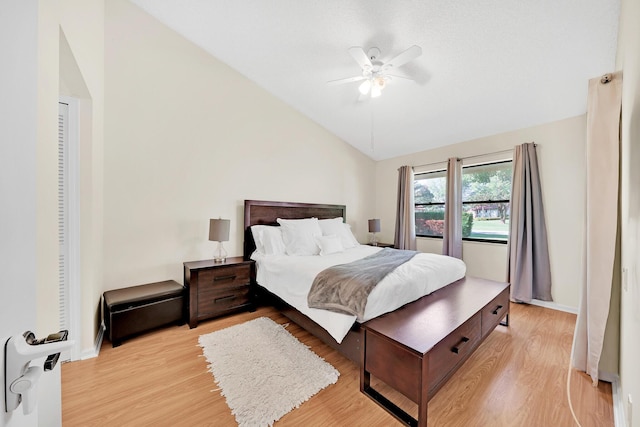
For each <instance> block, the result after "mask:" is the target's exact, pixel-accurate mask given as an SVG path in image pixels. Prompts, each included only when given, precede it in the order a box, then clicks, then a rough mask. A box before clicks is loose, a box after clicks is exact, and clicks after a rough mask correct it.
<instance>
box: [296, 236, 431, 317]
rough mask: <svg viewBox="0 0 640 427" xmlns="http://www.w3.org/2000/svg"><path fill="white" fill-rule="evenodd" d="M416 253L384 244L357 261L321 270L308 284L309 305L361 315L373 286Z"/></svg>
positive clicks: (362, 315)
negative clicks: (387, 246) (390, 247)
mask: <svg viewBox="0 0 640 427" xmlns="http://www.w3.org/2000/svg"><path fill="white" fill-rule="evenodd" d="M417 253H418V252H416V251H405V250H398V249H389V248H384V249H382V250H381V251H380V252H376V253H375V254H373V255H369V256H368V257H365V258H362V259H359V260H357V261H354V262H350V263H348V264H340V265H334V266H333V267H329V268H327V269H325V270H322V271H321V272H320V273H319V274H318V275H317V276H316V278H315V279H314V280H313V284H312V285H311V290H310V291H309V295H308V297H307V302H308V304H309V307H311V308H321V309H324V310H330V311H336V312H338V313H346V314H352V315H354V316H357V317H358V319H362V318H363V317H364V310H365V307H366V305H367V298H368V297H369V294H370V293H371V291H372V290H373V288H375V286H376V285H377V284H378V282H380V281H381V280H382V279H384V278H385V277H386V276H387V274H389V273H391V272H392V271H393V270H395V269H396V268H397V267H398V266H400V265H402V264H404V263H405V262H407V261H409V260H410V259H411V258H413V257H414V256H415V255H416V254H417Z"/></svg>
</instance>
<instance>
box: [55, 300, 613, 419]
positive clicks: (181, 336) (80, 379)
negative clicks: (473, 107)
mask: <svg viewBox="0 0 640 427" xmlns="http://www.w3.org/2000/svg"><path fill="white" fill-rule="evenodd" d="M260 316H267V317H270V318H272V319H273V320H275V321H276V322H278V323H286V322H287V321H288V320H287V319H286V318H285V317H283V316H282V315H281V314H279V313H278V312H277V311H275V310H274V309H272V308H260V309H259V310H258V311H256V312H254V313H242V314H237V315H232V316H227V317H224V318H220V319H216V320H210V321H207V322H201V323H200V325H199V326H198V327H197V328H195V329H189V327H188V326H186V325H184V326H180V327H178V326H171V327H167V328H164V329H161V330H157V331H154V332H151V333H148V334H145V335H143V336H140V337H137V338H133V339H131V340H128V341H125V342H124V344H123V345H122V346H120V347H117V348H111V344H110V343H109V342H105V343H104V344H103V346H102V349H101V352H100V355H99V357H97V358H94V359H89V360H84V361H78V362H71V363H65V364H63V366H62V421H63V425H64V426H105V425H116V426H141V425H154V426H233V425H236V423H235V419H234V418H233V416H232V415H231V412H230V410H229V408H228V407H227V405H226V403H225V400H224V397H222V396H221V395H220V391H219V390H216V389H217V386H216V385H215V383H214V381H213V377H212V375H211V374H210V373H209V372H207V367H206V361H205V359H204V358H203V357H202V353H201V349H200V347H198V345H197V342H198V336H199V335H201V334H206V333H208V332H212V331H215V330H218V329H222V328H225V327H228V326H231V325H234V324H238V323H241V322H244V321H247V320H250V319H253V318H256V317H260ZM510 321H511V325H510V326H509V327H508V328H507V327H503V326H498V328H497V329H496V330H495V331H494V332H493V333H492V334H491V335H490V336H489V337H488V338H487V339H486V340H485V342H484V343H483V344H482V345H481V346H480V347H479V348H478V349H477V351H476V352H475V354H474V355H472V356H471V358H469V360H468V361H467V362H466V363H465V364H464V365H463V366H462V367H461V368H460V370H458V372H457V373H456V374H455V375H454V376H453V377H452V378H451V379H450V380H449V382H448V383H447V384H446V385H445V386H444V387H443V388H442V389H441V390H440V391H439V392H438V393H437V394H436V396H435V397H434V398H433V399H432V400H431V401H430V402H429V407H428V424H429V426H433V427H443V426H444V427H449V426H451V427H456V426H460V427H462V426H464V427H469V426H478V427H481V426H487V427H488V426H491V427H501V426H504V427H507V426H508V427H517V426H527V427H528V426H531V427H542V426H554V427H555V426H573V425H576V424H575V422H574V421H573V417H572V416H571V412H570V410H569V405H568V403H567V396H566V380H567V371H568V363H569V354H570V351H571V341H572V335H573V329H574V325H575V315H572V314H568V313H563V312H559V311H554V310H550V309H546V308H541V307H536V306H528V305H520V304H512V305H511V318H510ZM288 330H289V331H290V332H291V333H292V334H293V335H295V336H296V337H297V338H298V339H299V340H300V341H302V342H303V343H305V344H307V345H308V346H310V347H311V349H313V351H315V352H316V353H317V354H318V355H320V356H321V357H323V358H324V359H325V360H327V361H328V362H329V363H331V364H332V365H333V366H335V367H336V369H338V370H339V371H340V379H339V380H338V382H337V383H336V384H334V385H331V386H329V387H328V388H326V389H324V390H322V391H320V392H319V393H318V394H317V395H316V396H314V397H312V398H311V399H310V400H309V401H307V402H305V403H304V404H302V405H301V406H300V407H299V408H298V409H294V410H293V411H292V412H290V413H289V414H287V415H285V416H284V417H283V418H281V419H280V420H279V421H278V422H276V424H275V426H276V427H280V426H395V425H400V424H399V423H398V422H397V421H396V420H395V418H393V417H392V416H391V415H389V414H388V413H387V412H386V411H384V410H383V409H382V408H380V407H379V406H377V405H376V404H375V403H374V402H373V401H371V400H370V399H369V398H367V397H366V396H364V395H363V394H361V393H360V391H359V370H358V368H357V367H356V365H355V364H353V363H351V362H350V361H349V360H347V359H345V358H344V357H342V356H340V355H339V354H338V353H337V352H335V351H334V350H332V349H331V348H329V347H328V346H326V345H324V344H322V343H321V342H320V341H319V340H317V339H316V338H315V337H313V336H311V335H309V334H308V333H307V332H306V331H304V330H302V329H301V328H299V327H298V326H297V325H295V324H293V323H291V324H290V325H289V326H288ZM377 387H378V388H381V389H384V385H382V384H379V385H378V386H377ZM386 392H389V393H392V391H390V390H386ZM571 398H572V402H573V406H574V408H575V410H576V413H577V416H578V418H579V420H580V423H581V424H582V426H583V427H596V426H597V427H608V426H613V425H614V423H613V410H612V397H611V385H610V384H608V383H603V382H601V383H600V384H599V386H598V387H597V388H595V387H592V386H591V381H590V379H589V378H588V377H587V376H586V375H585V374H583V373H579V372H576V371H572V373H571ZM393 400H394V401H395V402H396V403H398V404H399V405H401V406H402V407H404V408H405V409H406V410H408V411H410V412H413V413H414V414H415V411H416V408H415V405H413V403H411V402H408V401H407V400H406V399H403V398H402V396H398V395H396V396H395V398H394V399H393Z"/></svg>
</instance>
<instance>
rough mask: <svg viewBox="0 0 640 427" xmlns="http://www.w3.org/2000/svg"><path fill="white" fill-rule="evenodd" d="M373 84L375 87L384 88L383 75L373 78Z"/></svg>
mask: <svg viewBox="0 0 640 427" xmlns="http://www.w3.org/2000/svg"><path fill="white" fill-rule="evenodd" d="M373 85H374V86H375V87H378V88H380V90H382V89H384V88H385V87H386V85H387V79H385V77H384V76H378V77H376V78H375V80H374V81H373Z"/></svg>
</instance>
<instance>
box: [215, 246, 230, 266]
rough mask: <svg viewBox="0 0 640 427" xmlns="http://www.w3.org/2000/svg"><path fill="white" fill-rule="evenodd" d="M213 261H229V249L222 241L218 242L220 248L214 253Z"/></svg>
mask: <svg viewBox="0 0 640 427" xmlns="http://www.w3.org/2000/svg"><path fill="white" fill-rule="evenodd" d="M213 262H220V263H223V262H227V251H226V250H225V249H224V246H222V242H218V248H217V249H216V251H215V253H214V254H213Z"/></svg>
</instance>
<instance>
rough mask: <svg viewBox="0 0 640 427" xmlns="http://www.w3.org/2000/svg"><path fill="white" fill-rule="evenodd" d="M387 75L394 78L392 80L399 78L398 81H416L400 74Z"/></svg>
mask: <svg viewBox="0 0 640 427" xmlns="http://www.w3.org/2000/svg"><path fill="white" fill-rule="evenodd" d="M385 75H387V76H389V77H392V78H394V79H395V78H398V79H404V80H411V81H415V80H414V79H413V78H411V77H408V76H401V75H400V74H389V73H386V74H385Z"/></svg>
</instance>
